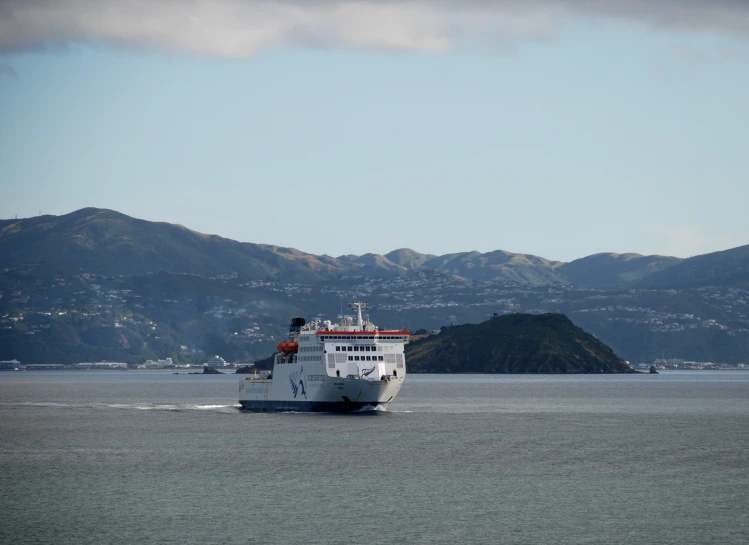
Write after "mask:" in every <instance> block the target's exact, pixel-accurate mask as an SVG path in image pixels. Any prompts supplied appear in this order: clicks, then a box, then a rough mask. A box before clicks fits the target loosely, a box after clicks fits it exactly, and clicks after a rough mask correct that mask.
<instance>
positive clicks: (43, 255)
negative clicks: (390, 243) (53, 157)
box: [0, 208, 330, 281]
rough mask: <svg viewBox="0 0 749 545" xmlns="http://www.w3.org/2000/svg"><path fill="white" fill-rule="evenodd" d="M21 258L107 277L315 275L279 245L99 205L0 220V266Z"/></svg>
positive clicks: (297, 277)
mask: <svg viewBox="0 0 749 545" xmlns="http://www.w3.org/2000/svg"><path fill="white" fill-rule="evenodd" d="M300 253H301V252H300ZM26 263H47V264H49V265H50V266H52V267H54V268H55V269H57V270H59V271H61V272H71V271H81V270H83V271H85V272H90V273H94V274H106V275H135V274H146V273H151V272H157V271H166V272H173V273H187V274H197V275H201V276H218V275H223V274H232V273H242V274H243V275H245V276H246V277H248V278H251V279H259V280H266V279H273V278H279V277H282V278H284V279H285V280H292V279H295V280H296V281H305V280H306V281H311V280H315V279H317V278H318V276H319V274H318V270H317V269H318V268H316V267H312V266H310V264H309V262H304V261H303V260H301V259H299V258H298V256H295V255H294V256H287V255H284V252H283V251H281V250H275V249H271V248H269V247H265V246H262V245H258V244H250V243H241V242H236V241H234V240H229V239H226V238H222V237H219V236H216V235H204V234H202V233H197V232H195V231H191V230H190V229H187V228H186V227H183V226H181V225H172V224H169V223H158V222H150V221H145V220H139V219H135V218H131V217H130V216H126V215H125V214H120V213H119V212H115V211H113V210H102V209H98V208H84V209H81V210H78V211H76V212H73V213H71V214H66V215H64V216H39V217H35V218H27V219H21V220H3V221H0V266H2V267H13V266H18V265H20V264H26ZM328 268H330V266H325V265H324V264H321V266H320V267H319V269H322V270H327V269H328Z"/></svg>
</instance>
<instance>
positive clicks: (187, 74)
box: [0, 0, 749, 261]
mask: <svg viewBox="0 0 749 545" xmlns="http://www.w3.org/2000/svg"><path fill="white" fill-rule="evenodd" d="M653 4H655V5H653ZM748 204H749V2H747V1H746V0H713V1H707V0H660V1H659V2H657V3H655V2H651V1H645V0H598V1H597V0H522V1H521V0H464V1H463V2H460V3H458V2H448V1H444V0H379V1H372V0H369V1H364V0H349V1H332V0H304V1H302V0H210V1H209V0H184V1H177V0H149V1H145V0H98V1H93V0H54V1H53V0H24V1H21V0H4V1H3V2H2V3H1V4H0V218H3V219H9V218H14V217H16V216H17V217H19V218H21V217H30V216H35V215H38V214H39V213H40V212H41V213H42V214H55V215H60V214H67V213H70V212H73V211H75V210H77V209H80V208H83V207H88V206H94V207H100V208H109V209H113V210H117V211H119V212H122V213H125V214H128V215H130V216H133V217H137V218H142V219H146V220H150V221H167V222H170V223H179V224H182V225H184V226H186V227H189V228H190V229H193V230H195V231H199V232H203V233H210V234H218V235H221V236H224V237H227V238H231V239H235V240H240V241H243V242H255V243H264V244H276V245H280V246H291V247H294V248H298V249H300V250H303V251H306V252H310V253H314V254H328V255H332V256H338V255H343V254H364V253H369V252H372V253H387V252H389V251H391V250H394V249H397V248H403V247H408V248H412V249H414V250H417V251H420V252H424V253H432V254H439V255H441V254H446V253H455V252H463V251H472V250H477V251H480V252H489V251H493V250H499V249H501V250H507V251H511V252H519V253H528V254H534V255H539V256H542V257H545V258H548V259H554V260H562V261H570V260H573V259H576V258H580V257H584V256H586V255H590V254H594V253H598V252H617V253H624V252H636V253H640V254H646V255H648V254H663V255H674V256H678V257H690V256H692V255H698V254H703V253H707V252H712V251H718V250H724V249H728V248H732V247H736V246H741V245H744V244H749V214H748V213H747V205H748Z"/></svg>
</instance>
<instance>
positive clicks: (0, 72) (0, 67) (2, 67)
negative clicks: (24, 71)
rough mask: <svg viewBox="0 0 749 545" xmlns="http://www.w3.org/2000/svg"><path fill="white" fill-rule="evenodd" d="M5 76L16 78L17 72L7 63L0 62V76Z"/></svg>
mask: <svg viewBox="0 0 749 545" xmlns="http://www.w3.org/2000/svg"><path fill="white" fill-rule="evenodd" d="M3 76H7V77H9V78H17V77H18V73H17V72H16V71H15V70H14V69H13V67H12V66H9V65H7V64H0V78H1V77H3Z"/></svg>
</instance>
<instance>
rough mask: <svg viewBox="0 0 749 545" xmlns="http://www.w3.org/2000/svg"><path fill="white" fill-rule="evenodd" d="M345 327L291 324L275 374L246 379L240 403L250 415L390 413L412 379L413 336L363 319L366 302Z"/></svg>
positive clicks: (356, 307) (347, 319)
mask: <svg viewBox="0 0 749 545" xmlns="http://www.w3.org/2000/svg"><path fill="white" fill-rule="evenodd" d="M349 308H352V309H354V310H356V311H357V315H358V317H357V320H356V322H354V319H353V318H352V317H350V316H348V317H345V318H344V319H343V320H342V321H341V323H338V324H333V323H331V322H330V321H329V320H325V321H321V320H314V321H312V322H310V323H306V322H305V320H304V318H294V319H292V320H291V326H290V328H289V340H288V341H281V342H280V343H279V344H278V353H277V354H276V355H275V360H274V363H273V371H271V372H270V373H267V372H266V373H263V374H257V375H250V376H248V377H246V378H243V379H242V380H241V381H240V383H239V403H240V404H241V405H242V407H243V408H244V409H246V410H248V411H255V412H274V411H304V412H318V411H325V412H327V411H330V412H356V411H368V410H378V409H386V408H387V406H388V404H389V403H390V402H391V401H392V400H393V398H395V396H396V395H398V392H399V391H400V389H401V386H403V381H404V379H405V378H406V361H405V355H404V353H403V349H404V347H405V344H406V343H407V342H408V339H409V335H410V333H409V332H408V331H381V330H379V329H378V328H377V326H375V325H374V324H372V323H371V322H370V321H368V320H366V321H365V320H363V319H362V310H366V308H367V307H366V303H352V304H351V305H349Z"/></svg>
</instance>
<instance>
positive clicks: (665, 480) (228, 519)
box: [0, 371, 749, 545]
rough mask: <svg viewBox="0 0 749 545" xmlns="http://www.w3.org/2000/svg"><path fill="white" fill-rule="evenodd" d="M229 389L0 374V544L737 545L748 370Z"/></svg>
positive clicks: (220, 381) (190, 378)
mask: <svg viewBox="0 0 749 545" xmlns="http://www.w3.org/2000/svg"><path fill="white" fill-rule="evenodd" d="M237 383H238V378H237V377H236V376H232V375H189V374H187V373H180V374H178V375H175V374H171V373H170V372H154V371H150V372H134V371H128V372H116V371H98V372H97V371H90V372H85V371H81V372H26V373H0V437H1V439H0V543H3V544H9V545H10V544H21V543H23V544H34V543H39V544H45V545H46V544H55V545H67V544H116V543H128V544H130V543H132V544H139V545H146V544H152V543H153V544H156V543H158V544H172V543H173V544H180V545H184V544H210V543H217V544H227V545H229V544H242V545H247V544H254V543H258V544H260V543H300V544H305V545H307V544H339V543H340V544H344V543H345V544H351V543H354V544H356V543H360V544H367V545H375V544H388V545H392V544H397V543H407V544H411V545H415V544H442V543H444V544H448V543H449V544H453V543H477V544H478V543H498V544H537V543H538V544H556V543H562V544H564V543H570V544H572V543H575V544H577V543H591V544H604V543H606V544H619V543H621V544H632V543H643V544H661V543H663V544H679V545H684V544H695V545H696V544H699V545H704V544H721V543H726V544H728V543H730V544H742V545H743V544H746V543H749V372H742V371H735V372H732V371H716V372H708V371H701V372H687V371H685V372H664V373H661V374H660V375H628V376H625V375H596V376H593V375H587V376H582V375H581V376H560V375H556V376H528V375H523V376H519V375H514V376H513V375H492V376H489V375H463V376H448V375H410V376H409V377H408V378H407V379H406V382H405V385H404V387H403V389H402V391H401V393H400V395H399V396H398V397H397V398H396V400H395V401H394V402H393V403H392V404H391V406H390V410H389V411H388V412H384V413H383V412H378V413H374V414H355V415H334V414H253V413H244V412H241V411H239V410H238V405H237V394H238V387H237Z"/></svg>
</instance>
